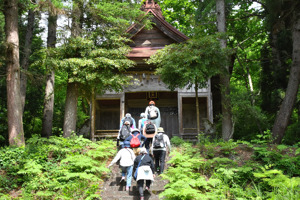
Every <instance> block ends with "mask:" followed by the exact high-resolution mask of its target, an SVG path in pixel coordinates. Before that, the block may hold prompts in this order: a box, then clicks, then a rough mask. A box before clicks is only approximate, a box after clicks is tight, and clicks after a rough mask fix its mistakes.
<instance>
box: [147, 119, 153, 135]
mask: <svg viewBox="0 0 300 200" xmlns="http://www.w3.org/2000/svg"><path fill="white" fill-rule="evenodd" d="M145 126H146V127H145V132H146V134H153V133H155V126H154V124H153V123H152V122H151V121H150V120H148V121H147V123H146V125H145Z"/></svg>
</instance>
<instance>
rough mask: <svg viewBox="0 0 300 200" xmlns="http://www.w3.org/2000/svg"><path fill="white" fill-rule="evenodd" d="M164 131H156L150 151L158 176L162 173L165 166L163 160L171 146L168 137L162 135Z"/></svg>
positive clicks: (159, 129) (161, 129)
mask: <svg viewBox="0 0 300 200" xmlns="http://www.w3.org/2000/svg"><path fill="white" fill-rule="evenodd" d="M164 133H165V131H164V129H163V128H162V127H159V128H158V129H157V134H156V135H155V136H154V137H153V142H152V151H153V155H154V160H155V169H156V170H158V174H161V173H163V171H164V166H165V158H166V153H167V148H168V151H169V152H170V151H171V144H170V140H169V137H168V135H166V134H164Z"/></svg>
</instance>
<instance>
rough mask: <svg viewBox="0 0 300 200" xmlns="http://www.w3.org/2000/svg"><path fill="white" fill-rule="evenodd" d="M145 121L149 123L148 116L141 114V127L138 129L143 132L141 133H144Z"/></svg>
mask: <svg viewBox="0 0 300 200" xmlns="http://www.w3.org/2000/svg"><path fill="white" fill-rule="evenodd" d="M145 121H147V118H146V115H145V113H141V114H140V120H139V126H138V129H139V130H140V131H141V133H142V132H143V128H144V124H145Z"/></svg>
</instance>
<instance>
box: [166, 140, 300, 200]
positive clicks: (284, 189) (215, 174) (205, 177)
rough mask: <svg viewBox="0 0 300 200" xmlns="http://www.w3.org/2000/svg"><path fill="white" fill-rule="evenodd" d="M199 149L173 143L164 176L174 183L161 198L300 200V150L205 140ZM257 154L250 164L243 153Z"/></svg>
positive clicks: (257, 142) (260, 143)
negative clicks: (240, 153)
mask: <svg viewBox="0 0 300 200" xmlns="http://www.w3.org/2000/svg"><path fill="white" fill-rule="evenodd" d="M198 139H199V141H198V143H197V144H196V145H194V144H192V143H189V142H184V141H182V140H180V138H176V137H174V138H172V140H171V143H172V144H173V142H174V141H175V144H176V145H175V146H176V147H175V148H173V150H172V153H171V159H170V161H168V163H169V165H170V167H169V168H168V169H167V170H166V171H165V172H164V173H163V174H162V175H161V176H162V178H163V179H167V180H169V183H168V184H167V185H166V186H165V190H164V192H162V193H161V194H160V197H163V196H164V197H165V198H166V199H172V200H181V199H187V200H190V199H211V200H215V199H220V200H221V199H222V200H224V199H228V200H231V199H232V200H235V199H237V200H241V199H255V200H267V199H270V200H282V199H287V200H298V199H300V178H299V173H300V171H299V170H298V169H299V168H300V157H299V156H298V154H299V153H300V148H299V147H298V145H295V146H285V145H269V143H268V138H267V137H265V136H263V137H262V136H259V138H258V139H257V140H254V141H252V142H251V143H250V142H243V141H238V142H234V141H231V140H230V141H228V142H224V141H210V140H209V139H207V138H204V137H202V136H199V138H198ZM242 151H248V152H251V155H252V156H250V159H248V160H246V159H244V158H243V156H242V155H239V153H238V152H242Z"/></svg>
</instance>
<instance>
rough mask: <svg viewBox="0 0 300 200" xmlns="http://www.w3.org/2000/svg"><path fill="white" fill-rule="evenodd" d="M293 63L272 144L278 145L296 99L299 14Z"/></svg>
mask: <svg viewBox="0 0 300 200" xmlns="http://www.w3.org/2000/svg"><path fill="white" fill-rule="evenodd" d="M292 34H293V62H292V66H291V69H290V77H289V82H288V86H287V90H286V93H285V97H284V99H283V102H282V105H281V107H280V110H279V112H278V115H277V117H276V120H275V123H274V126H273V129H272V133H273V143H275V144H280V143H281V141H282V139H283V137H284V132H285V130H286V128H287V126H288V122H289V120H290V117H291V114H292V111H293V107H294V104H295V101H296V98H297V93H298V89H299V83H300V13H299V12H298V13H297V14H296V16H294V26H293V32H292Z"/></svg>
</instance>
